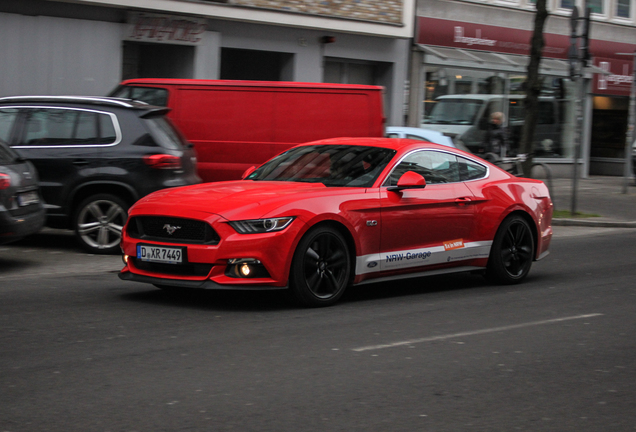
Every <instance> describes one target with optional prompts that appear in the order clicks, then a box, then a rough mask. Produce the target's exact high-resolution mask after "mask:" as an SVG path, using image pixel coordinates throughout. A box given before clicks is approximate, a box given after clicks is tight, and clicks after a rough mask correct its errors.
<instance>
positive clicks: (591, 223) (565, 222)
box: [552, 218, 636, 228]
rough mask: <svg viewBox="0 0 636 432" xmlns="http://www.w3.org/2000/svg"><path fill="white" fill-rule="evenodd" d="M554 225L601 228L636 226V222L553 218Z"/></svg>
mask: <svg viewBox="0 0 636 432" xmlns="http://www.w3.org/2000/svg"><path fill="white" fill-rule="evenodd" d="M552 226H581V227H601V228H636V222H620V221H598V220H596V221H595V220H589V219H564V218H556V219H552Z"/></svg>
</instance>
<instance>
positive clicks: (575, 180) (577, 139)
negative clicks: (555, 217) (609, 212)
mask: <svg viewBox="0 0 636 432" xmlns="http://www.w3.org/2000/svg"><path fill="white" fill-rule="evenodd" d="M577 63H578V64H577V68H580V62H577ZM579 70H580V69H579ZM582 75H583V74H579V77H578V80H577V81H578V83H577V90H578V91H577V92H576V93H577V95H576V125H575V133H574V163H573V166H574V168H573V174H572V204H571V208H570V213H571V214H572V216H575V215H576V206H577V200H578V187H579V159H580V158H581V139H582V135H583V101H584V98H585V79H584V78H583V76H582Z"/></svg>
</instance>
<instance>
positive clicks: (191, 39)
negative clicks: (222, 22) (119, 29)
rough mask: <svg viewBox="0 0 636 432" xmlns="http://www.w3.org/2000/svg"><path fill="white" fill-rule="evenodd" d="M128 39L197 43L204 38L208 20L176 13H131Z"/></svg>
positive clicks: (182, 43)
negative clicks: (175, 14)
mask: <svg viewBox="0 0 636 432" xmlns="http://www.w3.org/2000/svg"><path fill="white" fill-rule="evenodd" d="M128 22H129V26H128V34H127V37H126V39H127V40H134V41H139V42H161V43H171V44H180V45H197V44H199V43H200V42H201V40H202V38H203V33H204V32H205V29H206V26H207V25H206V20H205V19H199V18H192V17H182V16H174V15H162V14H148V13H130V14H129V15H128Z"/></svg>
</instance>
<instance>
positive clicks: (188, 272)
mask: <svg viewBox="0 0 636 432" xmlns="http://www.w3.org/2000/svg"><path fill="white" fill-rule="evenodd" d="M131 260H132V262H133V265H134V266H135V267H136V268H138V269H139V270H144V271H148V272H152V273H162V274H169V275H175V276H201V277H204V276H207V275H208V274H209V273H210V270H212V264H198V263H185V264H164V263H153V262H147V261H142V260H140V259H137V258H131Z"/></svg>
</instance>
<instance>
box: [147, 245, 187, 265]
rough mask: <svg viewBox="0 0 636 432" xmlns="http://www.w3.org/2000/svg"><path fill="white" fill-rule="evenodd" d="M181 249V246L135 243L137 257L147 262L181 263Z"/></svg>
mask: <svg viewBox="0 0 636 432" xmlns="http://www.w3.org/2000/svg"><path fill="white" fill-rule="evenodd" d="M183 249H184V248H181V247H166V246H154V245H137V258H138V259H140V260H142V261H149V262H158V263H166V264H181V263H183V258H184V257H183V255H184V253H183Z"/></svg>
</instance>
